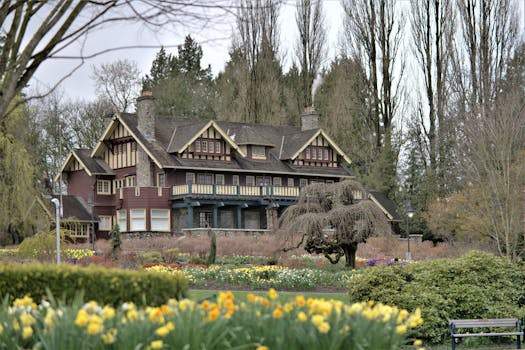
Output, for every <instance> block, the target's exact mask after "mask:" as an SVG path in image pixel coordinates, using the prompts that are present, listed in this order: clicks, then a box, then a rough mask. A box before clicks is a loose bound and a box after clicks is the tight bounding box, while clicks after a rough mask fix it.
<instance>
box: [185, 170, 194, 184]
mask: <svg viewBox="0 0 525 350" xmlns="http://www.w3.org/2000/svg"><path fill="white" fill-rule="evenodd" d="M188 180H190V181H188ZM190 183H192V184H194V183H195V173H186V185H189V184H190Z"/></svg>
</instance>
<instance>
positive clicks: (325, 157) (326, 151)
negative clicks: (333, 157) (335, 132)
mask: <svg viewBox="0 0 525 350" xmlns="http://www.w3.org/2000/svg"><path fill="white" fill-rule="evenodd" d="M323 153H324V157H323V159H324V160H328V159H329V154H330V151H329V149H328V147H325V148H324V150H323Z"/></svg>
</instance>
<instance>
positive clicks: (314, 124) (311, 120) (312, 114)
mask: <svg viewBox="0 0 525 350" xmlns="http://www.w3.org/2000/svg"><path fill="white" fill-rule="evenodd" d="M312 129H319V113H317V111H316V110H315V108H314V107H313V106H311V107H306V108H305V109H304V112H303V114H301V131H306V130H312Z"/></svg>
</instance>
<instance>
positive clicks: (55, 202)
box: [51, 198, 60, 264]
mask: <svg viewBox="0 0 525 350" xmlns="http://www.w3.org/2000/svg"><path fill="white" fill-rule="evenodd" d="M51 203H53V205H54V206H55V226H56V232H57V264H60V201H59V200H58V198H53V199H51Z"/></svg>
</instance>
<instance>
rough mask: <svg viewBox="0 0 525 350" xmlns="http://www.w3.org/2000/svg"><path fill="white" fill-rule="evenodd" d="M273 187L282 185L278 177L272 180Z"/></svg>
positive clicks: (281, 180)
mask: <svg viewBox="0 0 525 350" xmlns="http://www.w3.org/2000/svg"><path fill="white" fill-rule="evenodd" d="M273 185H274V186H282V185H283V179H281V178H280V177H274V178H273Z"/></svg>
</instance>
